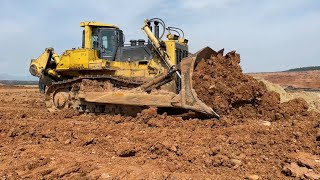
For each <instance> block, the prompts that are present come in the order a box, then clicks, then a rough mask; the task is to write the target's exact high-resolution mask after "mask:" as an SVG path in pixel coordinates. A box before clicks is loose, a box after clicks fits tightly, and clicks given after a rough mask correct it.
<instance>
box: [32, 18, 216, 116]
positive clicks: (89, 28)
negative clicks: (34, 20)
mask: <svg viewBox="0 0 320 180" xmlns="http://www.w3.org/2000/svg"><path fill="white" fill-rule="evenodd" d="M80 26H81V27H83V28H84V29H83V35H82V47H81V48H77V49H76V48H73V49H71V50H66V51H65V52H64V53H63V54H62V55H61V56H59V55H58V54H56V53H55V52H54V49H53V48H46V49H45V50H44V52H43V53H42V54H41V55H40V56H39V57H38V58H37V59H32V60H31V64H30V69H29V71H30V73H31V74H32V75H33V76H36V77H39V90H40V92H42V93H44V94H45V104H46V107H47V109H48V110H49V111H60V110H63V109H66V108H72V109H75V110H77V111H79V112H87V113H109V114H127V115H133V116H134V115H136V114H137V113H138V112H140V111H141V110H143V109H144V108H148V107H157V108H163V109H166V110H168V111H171V112H184V111H188V112H190V111H191V112H194V113H198V114H202V115H207V116H211V117H219V115H218V114H217V113H215V112H214V111H213V109H212V108H210V107H208V106H207V105H206V104H204V103H203V102H202V101H201V100H199V99H198V97H197V94H196V92H195V90H194V89H193V86H192V73H193V70H194V67H195V66H196V64H197V63H198V62H199V61H201V60H202V59H207V58H209V57H210V55H211V53H212V50H211V49H210V48H208V47H207V48H204V49H202V50H201V51H199V52H198V53H196V54H195V55H194V56H192V55H190V53H189V51H188V40H187V39H185V37H184V33H183V31H182V30H181V29H180V28H176V27H166V25H165V22H164V21H163V20H161V19H159V18H152V19H147V20H145V21H144V24H143V27H142V30H143V32H144V33H145V35H146V36H147V38H148V41H147V42H146V41H145V40H142V39H139V40H131V41H130V44H129V45H128V44H125V40H124V34H123V31H122V30H121V29H119V27H117V26H115V25H112V24H104V23H99V22H81V23H80ZM160 30H162V31H161V32H160ZM165 34H166V37H167V38H166V39H165V40H164V35H165Z"/></svg>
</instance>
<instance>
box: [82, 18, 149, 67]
mask: <svg viewBox="0 0 320 180" xmlns="http://www.w3.org/2000/svg"><path fill="white" fill-rule="evenodd" d="M80 26H81V27H84V30H83V36H82V48H89V49H95V50H97V51H98V55H99V58H100V59H105V60H109V61H148V60H150V59H152V57H153V56H152V51H151V49H152V45H151V44H145V40H143V39H139V40H132V41H130V42H131V43H130V45H126V46H125V44H124V34H123V31H122V30H121V29H119V28H118V27H116V26H114V25H111V24H103V23H98V22H82V23H81V24H80Z"/></svg>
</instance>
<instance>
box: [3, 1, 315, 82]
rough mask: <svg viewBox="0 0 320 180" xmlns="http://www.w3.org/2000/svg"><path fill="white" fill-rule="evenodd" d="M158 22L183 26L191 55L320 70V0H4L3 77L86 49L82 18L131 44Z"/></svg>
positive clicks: (251, 65) (257, 66)
mask: <svg viewBox="0 0 320 180" xmlns="http://www.w3.org/2000/svg"><path fill="white" fill-rule="evenodd" d="M153 17H158V18H161V19H163V20H164V21H165V22H166V24H167V25H168V26H176V27H180V28H182V29H183V30H184V33H185V37H186V38H187V39H188V40H189V50H190V52H196V51H197V50H199V49H201V48H203V47H206V46H209V47H211V48H213V49H214V50H220V49H222V48H224V49H225V53H226V52H228V51H231V50H236V51H237V52H238V53H240V55H241V66H242V68H243V70H244V72H273V71H282V70H286V69H290V68H295V67H303V66H320V58H319V56H320V1H318V0H281V1H279V0H134V1H131V0H130V1H129V0H128V1H124V0H117V1H113V0H108V1H105V0H69V1H65V0H46V1H41V0H28V1H21V0H0V24H1V28H0V54H1V57H0V74H1V73H7V74H10V75H17V76H27V75H28V76H29V71H28V69H29V64H30V60H31V59H32V58H37V57H38V56H39V55H40V54H41V53H42V52H43V51H44V49H45V48H46V47H53V48H54V49H55V52H56V53H58V54H62V53H63V52H64V51H65V50H67V49H71V48H77V47H80V46H81V36H82V29H81V27H80V26H79V24H80V22H82V21H98V22H104V23H111V24H115V25H117V26H119V27H120V28H121V29H122V30H123V31H124V34H125V36H126V41H127V43H128V41H129V40H130V39H141V38H142V39H146V37H145V35H144V34H143V32H142V31H141V27H142V25H143V21H144V19H147V18H148V19H150V18H153Z"/></svg>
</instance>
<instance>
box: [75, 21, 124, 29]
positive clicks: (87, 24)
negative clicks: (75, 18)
mask: <svg viewBox="0 0 320 180" xmlns="http://www.w3.org/2000/svg"><path fill="white" fill-rule="evenodd" d="M84 26H99V27H111V28H117V29H119V27H118V26H115V25H113V24H105V23H101V22H93V21H85V22H81V23H80V27H84Z"/></svg>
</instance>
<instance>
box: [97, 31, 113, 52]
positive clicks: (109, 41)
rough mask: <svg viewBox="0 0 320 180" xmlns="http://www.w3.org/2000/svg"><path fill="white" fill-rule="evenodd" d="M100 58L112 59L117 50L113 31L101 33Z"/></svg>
mask: <svg viewBox="0 0 320 180" xmlns="http://www.w3.org/2000/svg"><path fill="white" fill-rule="evenodd" d="M100 36H101V45H102V46H101V50H102V53H101V54H102V58H113V57H114V55H115V50H116V48H117V35H116V31H115V30H102V31H101V34H100Z"/></svg>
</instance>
